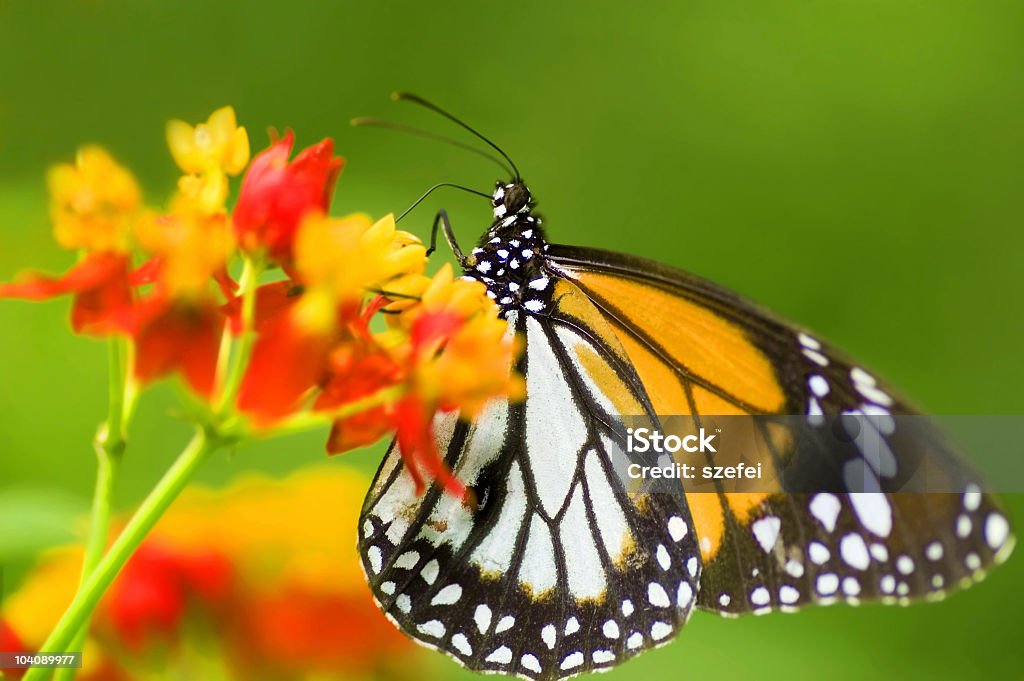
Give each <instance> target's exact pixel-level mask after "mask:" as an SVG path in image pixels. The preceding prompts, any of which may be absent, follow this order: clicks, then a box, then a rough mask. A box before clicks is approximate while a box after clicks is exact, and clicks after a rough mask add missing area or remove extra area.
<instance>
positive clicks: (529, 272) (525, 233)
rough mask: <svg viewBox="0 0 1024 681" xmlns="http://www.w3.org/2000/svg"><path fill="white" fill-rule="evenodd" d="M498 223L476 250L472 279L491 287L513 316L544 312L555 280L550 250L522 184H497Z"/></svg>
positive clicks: (505, 312) (494, 296)
mask: <svg viewBox="0 0 1024 681" xmlns="http://www.w3.org/2000/svg"><path fill="white" fill-rule="evenodd" d="M491 204H492V205H493V207H494V222H493V223H492V224H491V227H490V229H488V230H487V232H486V233H485V234H484V235H483V237H481V239H480V242H479V244H477V246H476V248H474V249H473V251H472V258H471V261H470V263H468V264H467V266H466V270H465V274H466V276H467V277H470V278H473V279H476V280H478V281H482V282H483V283H484V284H485V285H486V286H487V297H489V298H490V299H491V300H493V301H495V302H496V303H497V304H498V306H499V307H500V308H501V315H502V316H503V317H508V316H509V314H510V313H511V312H512V311H513V310H524V311H525V312H528V313H531V314H540V313H543V312H544V311H545V310H547V309H548V306H549V304H550V303H551V293H552V288H553V287H552V282H551V277H550V276H549V274H548V273H547V272H546V271H545V269H544V264H543V263H544V258H543V255H544V253H545V252H546V251H547V249H548V245H547V242H546V241H545V239H544V231H543V228H542V227H541V218H540V217H538V216H536V215H533V214H532V211H533V206H534V203H533V197H532V196H531V195H530V190H529V189H527V187H526V185H525V184H523V183H522V182H521V181H518V180H517V181H513V182H511V183H503V182H498V183H497V186H496V187H495V189H494V194H493V195H492V197H491Z"/></svg>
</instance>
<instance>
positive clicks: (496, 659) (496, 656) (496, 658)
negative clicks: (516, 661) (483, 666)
mask: <svg viewBox="0 0 1024 681" xmlns="http://www.w3.org/2000/svg"><path fill="white" fill-rule="evenodd" d="M484 661H485V662H493V663H495V664H508V663H509V662H511V661H512V649H511V648H509V647H508V646H501V647H500V648H495V649H494V651H492V652H491V654H490V655H488V656H487V657H486V658H485V659H484Z"/></svg>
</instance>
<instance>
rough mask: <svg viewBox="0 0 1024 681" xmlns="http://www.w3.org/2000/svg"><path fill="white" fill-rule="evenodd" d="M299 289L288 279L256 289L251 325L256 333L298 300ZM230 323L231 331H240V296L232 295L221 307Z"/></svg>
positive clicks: (265, 327) (284, 312) (260, 331)
mask: <svg viewBox="0 0 1024 681" xmlns="http://www.w3.org/2000/svg"><path fill="white" fill-rule="evenodd" d="M300 292H301V289H299V288H298V287H297V286H296V285H295V284H293V283H291V282H290V281H275V282H274V283H272V284H264V285H263V286H260V287H259V288H258V289H256V305H255V309H254V311H253V312H254V316H255V319H254V320H253V322H254V323H253V326H254V328H255V329H256V332H257V333H263V332H264V331H265V330H266V329H267V327H268V326H269V325H270V324H272V323H273V322H274V321H275V320H278V319H280V318H281V317H283V316H284V315H285V314H286V313H287V312H288V310H290V309H291V307H292V305H294V304H295V303H296V302H298V300H299V295H298V294H299V293H300ZM223 310H224V313H225V314H226V315H227V316H228V320H229V321H230V323H231V333H233V334H235V335H238V334H239V333H241V331H242V298H241V296H235V297H232V298H231V299H230V300H229V301H228V302H227V303H226V304H225V305H224V307H223Z"/></svg>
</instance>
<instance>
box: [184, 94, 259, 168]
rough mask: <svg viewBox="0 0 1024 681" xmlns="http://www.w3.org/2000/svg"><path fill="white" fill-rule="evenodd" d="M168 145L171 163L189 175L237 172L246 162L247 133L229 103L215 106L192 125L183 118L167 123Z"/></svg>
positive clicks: (247, 155)
mask: <svg viewBox="0 0 1024 681" xmlns="http://www.w3.org/2000/svg"><path fill="white" fill-rule="evenodd" d="M167 146H168V147H169V148H170V150H171V156H173V157H174V162H175V163H177V164H178V167H179V168H181V170H182V171H183V172H185V173H186V174H189V175H201V174H203V173H207V172H211V171H214V172H222V173H226V174H227V175H238V174H239V173H241V172H242V171H243V170H244V169H245V164H246V163H248V162H249V135H248V134H247V133H246V132H245V128H243V127H240V126H239V125H238V123H237V122H236V120H235V110H234V109H233V108H232V107H230V106H225V107H222V108H220V109H217V110H216V111H214V112H213V113H212V114H210V117H209V118H208V119H207V120H206V123H200V124H198V125H196V126H195V127H193V126H191V125H189V124H188V123H185V122H184V121H178V120H174V121H170V122H169V123H168V124H167Z"/></svg>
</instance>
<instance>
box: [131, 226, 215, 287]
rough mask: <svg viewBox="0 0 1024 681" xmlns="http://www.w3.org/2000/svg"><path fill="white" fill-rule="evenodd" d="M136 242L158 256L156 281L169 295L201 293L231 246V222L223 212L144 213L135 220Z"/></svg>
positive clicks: (207, 285)
mask: <svg viewBox="0 0 1024 681" xmlns="http://www.w3.org/2000/svg"><path fill="white" fill-rule="evenodd" d="M135 235H136V239H137V240H138V242H139V245H140V246H142V248H144V249H145V250H147V251H149V252H150V253H152V254H153V255H155V256H157V257H158V258H160V262H161V271H160V285H161V286H162V287H163V288H162V291H163V293H165V294H166V295H167V296H169V297H170V298H173V299H176V300H181V299H188V300H195V299H199V298H202V297H204V296H205V295H206V294H207V292H208V290H209V284H210V281H211V280H212V278H214V277H215V276H216V275H218V274H219V273H220V272H221V271H222V270H223V268H224V267H225V264H226V263H227V260H228V258H229V257H230V256H231V253H232V251H233V249H234V247H235V239H234V232H233V230H232V229H231V223H230V221H229V219H228V217H227V216H226V215H224V214H223V213H220V214H217V213H214V214H208V213H205V212H202V211H189V210H182V211H177V212H174V213H171V214H170V215H160V216H158V215H153V214H147V215H146V216H145V217H144V218H143V219H140V220H139V221H138V222H137V223H136V227H135Z"/></svg>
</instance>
